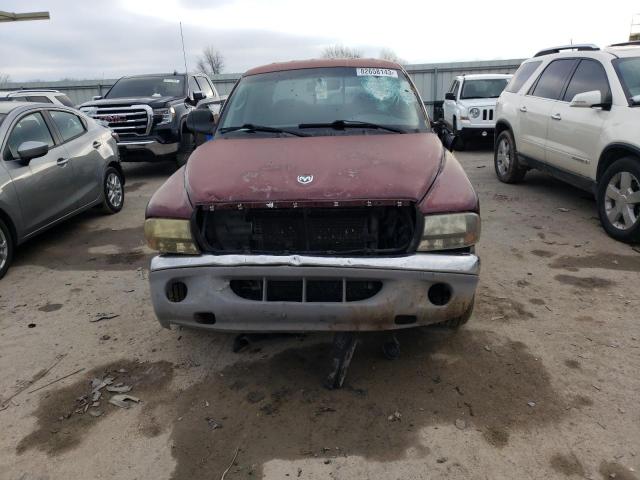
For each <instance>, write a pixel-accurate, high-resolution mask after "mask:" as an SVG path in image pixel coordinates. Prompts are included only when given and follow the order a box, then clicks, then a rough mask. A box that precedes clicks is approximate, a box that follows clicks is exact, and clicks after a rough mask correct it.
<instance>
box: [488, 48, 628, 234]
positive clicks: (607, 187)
mask: <svg viewBox="0 0 640 480" xmlns="http://www.w3.org/2000/svg"><path fill="white" fill-rule="evenodd" d="M639 47H640V42H627V43H623V44H616V45H611V46H609V47H607V48H604V49H602V50H601V49H599V48H598V47H596V46H595V45H567V46H563V47H554V48H549V49H545V50H542V51H540V52H538V53H537V54H536V55H535V56H534V57H533V58H532V59H529V60H527V61H525V62H524V63H523V64H522V65H521V66H520V68H519V69H518V71H517V72H516V74H515V76H514V77H513V79H512V81H511V82H510V83H509V85H508V86H507V88H506V89H505V91H504V92H503V93H502V95H501V96H500V99H499V100H498V105H497V114H496V122H497V123H496V134H497V136H496V141H495V153H494V159H495V170H496V174H497V176H498V178H499V179H500V180H501V181H503V182H506V183H515V182H519V181H521V180H522V179H523V178H524V177H525V174H526V172H527V170H529V169H532V168H533V169H539V170H543V171H546V172H548V173H550V174H552V175H554V176H556V177H557V178H560V179H562V180H564V181H566V182H568V183H571V184H573V185H575V186H577V187H580V188H582V189H584V190H587V191H589V192H592V193H593V194H594V195H595V197H596V202H597V206H598V214H599V216H600V221H601V222H602V226H603V227H604V229H605V230H606V231H607V233H608V234H609V235H611V236H612V237H613V238H615V239H617V240H621V241H623V242H638V241H640V137H639V136H638V132H637V128H636V125H637V124H638V121H639V120H640V110H639V109H638V106H639V105H640V48H639Z"/></svg>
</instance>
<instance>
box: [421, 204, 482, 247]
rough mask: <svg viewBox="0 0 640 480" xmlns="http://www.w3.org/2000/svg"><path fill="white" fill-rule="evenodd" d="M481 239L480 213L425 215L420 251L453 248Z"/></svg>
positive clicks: (465, 245) (474, 242)
mask: <svg viewBox="0 0 640 480" xmlns="http://www.w3.org/2000/svg"><path fill="white" fill-rule="evenodd" d="M479 239H480V215H478V214H476V213H451V214H446V215H427V216H426V217H424V229H423V231H422V239H421V240H420V245H418V251H420V252H429V251H434V250H453V249H455V248H465V247H470V246H472V245H475V244H476V243H477V242H478V240H479Z"/></svg>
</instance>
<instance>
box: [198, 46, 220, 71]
mask: <svg viewBox="0 0 640 480" xmlns="http://www.w3.org/2000/svg"><path fill="white" fill-rule="evenodd" d="M197 68H198V71H199V72H202V73H204V74H205V75H209V76H211V75H217V74H218V73H222V70H223V69H224V57H223V56H222V53H220V51H219V50H216V49H215V48H213V47H212V46H211V45H209V46H208V47H205V48H204V49H203V50H202V56H200V58H198V64H197Z"/></svg>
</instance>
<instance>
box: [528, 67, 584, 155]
mask: <svg viewBox="0 0 640 480" xmlns="http://www.w3.org/2000/svg"><path fill="white" fill-rule="evenodd" d="M576 63H577V60H575V59H559V60H554V61H552V62H551V63H549V65H547V67H546V68H545V69H544V70H543V72H542V74H540V77H538V79H537V80H536V82H535V83H534V84H533V85H532V86H531V88H530V89H529V92H528V93H527V94H526V95H524V96H522V97H519V98H520V106H519V107H518V117H519V118H518V125H519V128H520V134H519V135H518V143H517V148H518V152H519V153H521V154H522V155H525V156H527V157H530V158H533V159H534V160H538V161H542V162H545V161H546V160H547V158H546V146H547V131H548V128H549V122H550V121H551V109H552V107H553V105H554V104H555V103H556V102H557V101H558V99H559V98H560V97H561V95H562V92H563V91H564V87H565V85H566V83H567V80H568V79H569V76H570V75H571V72H572V71H573V69H574V67H575V65H576Z"/></svg>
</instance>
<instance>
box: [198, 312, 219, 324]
mask: <svg viewBox="0 0 640 480" xmlns="http://www.w3.org/2000/svg"><path fill="white" fill-rule="evenodd" d="M193 319H194V320H195V321H196V323H199V324H201V325H213V324H214V323H216V316H215V315H214V314H213V313H211V312H199V313H194V314H193Z"/></svg>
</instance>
